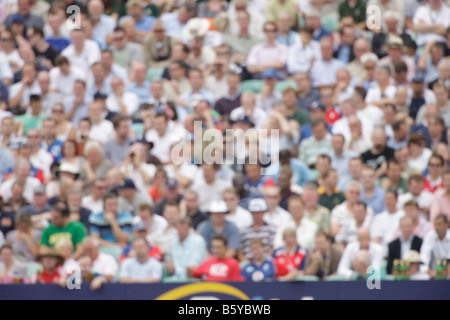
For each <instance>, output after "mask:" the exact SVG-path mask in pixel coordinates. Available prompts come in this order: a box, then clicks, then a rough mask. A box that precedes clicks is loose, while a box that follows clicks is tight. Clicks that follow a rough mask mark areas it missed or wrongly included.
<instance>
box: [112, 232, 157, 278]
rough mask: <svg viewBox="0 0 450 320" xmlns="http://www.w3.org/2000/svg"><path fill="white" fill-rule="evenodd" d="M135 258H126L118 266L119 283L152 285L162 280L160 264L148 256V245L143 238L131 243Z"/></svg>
mask: <svg viewBox="0 0 450 320" xmlns="http://www.w3.org/2000/svg"><path fill="white" fill-rule="evenodd" d="M133 250H134V251H135V253H136V256H135V257H133V258H127V259H125V260H124V261H123V262H122V265H121V266H120V278H119V282H121V283H153V282H159V281H161V278H162V273H163V267H162V264H161V263H160V262H159V261H158V260H156V259H155V258H152V257H149V256H148V243H147V241H146V240H145V239H144V238H136V239H134V241H133Z"/></svg>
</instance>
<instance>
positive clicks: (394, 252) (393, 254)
mask: <svg viewBox="0 0 450 320" xmlns="http://www.w3.org/2000/svg"><path fill="white" fill-rule="evenodd" d="M421 246H422V239H421V238H419V237H416V236H413V240H412V242H411V248H410V249H411V250H415V251H417V252H420V247H421ZM388 248H389V253H388V260H387V267H386V271H387V273H388V274H392V265H393V264H394V260H395V259H401V258H402V252H401V250H402V245H401V242H400V238H397V239H395V240H394V241H392V242H390V243H389V245H388Z"/></svg>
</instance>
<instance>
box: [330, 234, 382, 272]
mask: <svg viewBox="0 0 450 320" xmlns="http://www.w3.org/2000/svg"><path fill="white" fill-rule="evenodd" d="M360 250H367V251H368V252H369V256H370V263H369V265H373V266H375V267H381V264H382V261H383V249H382V247H381V246H380V245H379V244H377V243H375V242H373V241H371V240H370V232H369V230H368V229H364V228H362V229H360V230H359V231H358V240H357V241H354V242H352V243H350V244H348V245H347V247H346V248H345V250H344V252H343V253H342V258H341V260H340V262H339V266H338V275H340V276H342V277H344V278H345V279H352V278H353V277H355V276H356V274H355V273H356V272H357V271H359V270H355V268H354V264H353V262H354V259H355V256H356V255H357V254H358V251H360ZM367 267H368V266H366V268H367ZM361 276H363V275H361ZM364 276H365V273H364Z"/></svg>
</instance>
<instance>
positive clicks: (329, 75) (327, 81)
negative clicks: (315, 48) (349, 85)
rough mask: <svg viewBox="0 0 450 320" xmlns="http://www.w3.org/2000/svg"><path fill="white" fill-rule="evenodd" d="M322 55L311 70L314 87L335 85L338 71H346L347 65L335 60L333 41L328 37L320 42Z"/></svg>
mask: <svg viewBox="0 0 450 320" xmlns="http://www.w3.org/2000/svg"><path fill="white" fill-rule="evenodd" d="M320 53H321V57H320V58H318V59H316V60H315V61H314V64H313V65H312V68H311V80H312V84H313V87H319V86H329V85H334V84H336V74H337V72H338V70H340V69H344V68H345V65H344V63H343V62H342V61H340V60H338V59H335V58H333V41H332V40H331V39H330V38H328V37H324V38H322V39H321V40H320Z"/></svg>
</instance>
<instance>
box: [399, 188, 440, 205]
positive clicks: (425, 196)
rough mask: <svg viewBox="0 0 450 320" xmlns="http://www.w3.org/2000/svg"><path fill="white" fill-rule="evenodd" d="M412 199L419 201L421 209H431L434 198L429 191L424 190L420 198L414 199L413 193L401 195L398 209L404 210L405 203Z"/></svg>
mask: <svg viewBox="0 0 450 320" xmlns="http://www.w3.org/2000/svg"><path fill="white" fill-rule="evenodd" d="M411 199H414V200H416V201H417V203H418V205H419V208H430V207H431V203H432V202H433V199H434V196H433V194H432V193H431V192H430V191H428V190H422V192H421V193H420V194H419V196H418V197H414V196H413V195H412V194H411V192H408V193H404V194H401V195H399V196H398V202H397V209H403V206H404V205H405V203H406V202H408V201H409V200H411Z"/></svg>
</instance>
